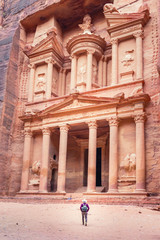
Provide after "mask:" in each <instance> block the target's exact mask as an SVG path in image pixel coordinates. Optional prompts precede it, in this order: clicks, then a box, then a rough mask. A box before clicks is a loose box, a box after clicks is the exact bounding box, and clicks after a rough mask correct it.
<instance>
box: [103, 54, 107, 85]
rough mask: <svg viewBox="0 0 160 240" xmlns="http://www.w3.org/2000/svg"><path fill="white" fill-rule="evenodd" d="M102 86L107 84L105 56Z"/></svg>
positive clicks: (105, 59)
mask: <svg viewBox="0 0 160 240" xmlns="http://www.w3.org/2000/svg"><path fill="white" fill-rule="evenodd" d="M102 85H103V86H107V58H106V57H104V60H103V84H102Z"/></svg>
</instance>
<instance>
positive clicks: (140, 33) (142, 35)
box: [133, 30, 144, 38]
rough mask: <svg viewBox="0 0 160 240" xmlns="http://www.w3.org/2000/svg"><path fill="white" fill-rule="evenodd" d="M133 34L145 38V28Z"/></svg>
mask: <svg viewBox="0 0 160 240" xmlns="http://www.w3.org/2000/svg"><path fill="white" fill-rule="evenodd" d="M133 36H134V37H135V38H139V37H141V38H144V32H143V30H140V31H137V32H135V33H134V34H133Z"/></svg>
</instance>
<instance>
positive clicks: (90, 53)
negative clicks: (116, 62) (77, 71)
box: [86, 50, 94, 91]
mask: <svg viewBox="0 0 160 240" xmlns="http://www.w3.org/2000/svg"><path fill="white" fill-rule="evenodd" d="M93 54H94V51H93V50H88V51H87V86H86V90H87V91H89V90H91V89H92V71H93V70H92V62H93Z"/></svg>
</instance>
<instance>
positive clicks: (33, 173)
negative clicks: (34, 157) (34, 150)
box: [29, 161, 41, 186]
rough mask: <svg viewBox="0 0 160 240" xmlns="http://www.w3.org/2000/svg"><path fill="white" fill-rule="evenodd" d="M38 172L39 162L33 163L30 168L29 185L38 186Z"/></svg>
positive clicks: (39, 168)
mask: <svg viewBox="0 0 160 240" xmlns="http://www.w3.org/2000/svg"><path fill="white" fill-rule="evenodd" d="M40 170H41V164H40V162H39V161H35V162H34V163H33V164H32V168H31V179H30V181H29V185H33V186H34V185H35V186H36V185H39V183H40V179H39V176H40Z"/></svg>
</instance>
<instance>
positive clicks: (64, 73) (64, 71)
mask: <svg viewBox="0 0 160 240" xmlns="http://www.w3.org/2000/svg"><path fill="white" fill-rule="evenodd" d="M65 86H66V69H63V72H62V85H61V88H62V89H61V95H62V96H63V95H65Z"/></svg>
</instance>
